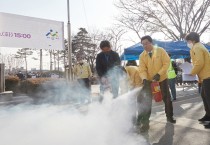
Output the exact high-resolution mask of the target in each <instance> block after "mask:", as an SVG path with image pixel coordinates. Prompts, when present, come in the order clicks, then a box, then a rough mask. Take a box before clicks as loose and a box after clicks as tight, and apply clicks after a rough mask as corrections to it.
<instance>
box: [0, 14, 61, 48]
mask: <svg viewBox="0 0 210 145" xmlns="http://www.w3.org/2000/svg"><path fill="white" fill-rule="evenodd" d="M0 47H15V48H35V49H53V50H62V49H64V24H63V22H58V21H52V20H46V19H39V18H33V17H26V16H20V15H14V14H8V13H1V12H0Z"/></svg>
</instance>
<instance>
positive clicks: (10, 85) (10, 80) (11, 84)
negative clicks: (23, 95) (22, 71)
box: [5, 76, 20, 93]
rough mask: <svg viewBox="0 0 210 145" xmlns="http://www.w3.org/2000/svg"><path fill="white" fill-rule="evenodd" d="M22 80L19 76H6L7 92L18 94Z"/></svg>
mask: <svg viewBox="0 0 210 145" xmlns="http://www.w3.org/2000/svg"><path fill="white" fill-rule="evenodd" d="M19 82H20V79H19V78H18V77H17V76H6V77H5V90H6V91H13V92H14V93H16V92H17V91H18V84H19Z"/></svg>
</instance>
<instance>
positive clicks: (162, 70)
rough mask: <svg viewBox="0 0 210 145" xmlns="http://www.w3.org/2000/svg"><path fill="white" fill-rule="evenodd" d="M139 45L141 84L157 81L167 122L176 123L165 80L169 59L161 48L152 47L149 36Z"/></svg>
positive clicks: (142, 39) (166, 80)
mask: <svg viewBox="0 0 210 145" xmlns="http://www.w3.org/2000/svg"><path fill="white" fill-rule="evenodd" d="M141 43H142V45H143V47H144V51H143V52H142V53H141V54H140V56H139V72H140V77H141V78H142V80H143V84H146V82H148V81H158V82H159V83H160V89H161V92H162V96H163V101H164V103H165V113H166V117H167V121H168V122H171V123H176V120H174V118H173V106H172V101H171V95H170V92H169V86H168V79H167V78H168V76H167V71H168V68H169V65H170V58H169V56H168V54H167V52H166V51H165V50H164V49H163V48H160V47H155V46H153V44H152V43H153V40H152V38H151V37H150V36H144V37H142V38H141Z"/></svg>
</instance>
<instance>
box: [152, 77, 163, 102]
mask: <svg viewBox="0 0 210 145" xmlns="http://www.w3.org/2000/svg"><path fill="white" fill-rule="evenodd" d="M151 89H152V94H153V97H154V100H155V102H160V101H162V93H161V90H160V85H159V82H154V81H153V82H152V83H151Z"/></svg>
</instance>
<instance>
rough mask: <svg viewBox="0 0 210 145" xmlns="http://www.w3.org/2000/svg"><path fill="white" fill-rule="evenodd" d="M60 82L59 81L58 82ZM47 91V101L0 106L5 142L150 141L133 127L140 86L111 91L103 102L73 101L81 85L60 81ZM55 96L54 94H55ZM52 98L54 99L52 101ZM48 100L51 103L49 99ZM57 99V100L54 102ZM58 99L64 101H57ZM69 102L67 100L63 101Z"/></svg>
mask: <svg viewBox="0 0 210 145" xmlns="http://www.w3.org/2000/svg"><path fill="white" fill-rule="evenodd" d="M54 85H55V86H58V85H59V84H54ZM60 86H62V87H60V89H59V90H58V89H57V90H53V92H51V93H49V92H45V93H44V94H42V96H44V95H46V98H47V99H45V100H44V102H42V103H38V104H31V103H26V104H21V105H16V106H7V107H5V106H1V107H0V137H1V144H2V145H147V144H148V143H147V141H146V140H145V139H144V138H143V137H142V136H141V135H139V134H135V133H133V132H132V131H131V128H132V121H131V118H132V113H131V112H134V111H135V110H134V108H133V104H132V102H133V101H131V100H132V99H133V96H134V95H135V94H136V92H137V91H139V90H134V91H132V92H129V93H127V94H125V95H123V96H120V97H118V98H117V99H114V100H112V97H111V95H110V94H109V93H107V94H106V95H105V97H104V100H103V102H102V103H99V102H93V103H91V104H89V105H81V106H79V107H78V105H76V107H75V104H73V102H72V100H73V101H75V98H76V97H78V96H77V95H78V94H79V93H81V91H82V90H81V89H77V90H75V88H73V87H72V86H71V85H70V86H69V85H62V84H60ZM52 96H53V97H52ZM50 100H52V101H51V103H49V102H50ZM47 102H48V103H47ZM52 102H53V103H52ZM55 102H60V103H57V104H55ZM63 102H66V103H63Z"/></svg>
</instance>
